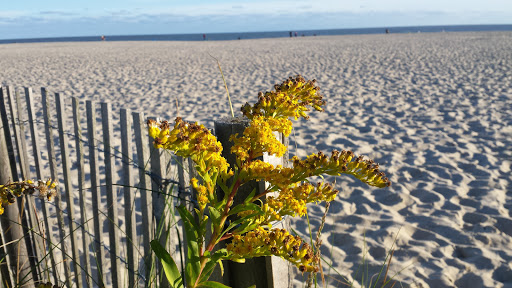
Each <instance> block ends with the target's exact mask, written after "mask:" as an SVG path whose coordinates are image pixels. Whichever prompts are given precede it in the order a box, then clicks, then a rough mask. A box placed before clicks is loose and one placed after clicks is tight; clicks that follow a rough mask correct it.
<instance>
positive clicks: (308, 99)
mask: <svg viewBox="0 0 512 288" xmlns="http://www.w3.org/2000/svg"><path fill="white" fill-rule="evenodd" d="M274 88H275V91H271V92H266V93H265V94H263V93H262V92H260V93H259V94H258V102H256V104H254V106H251V105H249V103H246V104H245V105H244V106H243V107H242V113H243V114H244V116H246V117H247V118H249V119H252V118H253V117H256V116H265V117H274V118H279V117H285V118H288V117H293V118H295V119H298V118H299V117H303V118H305V119H308V118H309V116H308V115H307V114H306V112H307V111H309V108H308V107H307V106H312V107H313V108H314V109H315V110H318V111H323V108H322V106H323V105H324V104H325V101H324V100H322V95H320V94H318V90H320V88H319V87H318V86H316V81H315V80H310V81H306V80H305V79H304V78H303V77H302V76H300V75H299V76H296V77H295V78H293V77H290V78H289V79H288V80H286V81H284V82H283V83H282V84H280V85H279V84H278V85H275V86H274Z"/></svg>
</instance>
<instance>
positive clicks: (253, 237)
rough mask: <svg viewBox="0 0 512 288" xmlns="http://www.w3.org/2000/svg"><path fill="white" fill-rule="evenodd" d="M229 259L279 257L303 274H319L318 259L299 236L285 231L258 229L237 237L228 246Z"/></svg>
mask: <svg viewBox="0 0 512 288" xmlns="http://www.w3.org/2000/svg"><path fill="white" fill-rule="evenodd" d="M226 249H227V250H228V256H227V257H228V258H229V259H247V258H253V257H261V256H270V255H274V256H278V257H281V258H283V259H285V260H287V261H290V262H291V263H293V264H294V265H296V266H297V267H298V268H299V270H300V271H301V272H317V271H318V260H319V259H318V257H317V256H315V255H314V253H313V250H312V249H311V247H310V246H309V245H308V244H307V243H306V242H303V241H302V239H301V238H300V237H298V236H292V235H290V233H288V231H286V230H284V229H272V230H270V231H269V230H265V229H263V228H262V227H257V228H256V229H255V230H253V231H250V232H247V233H246V234H245V235H242V236H240V235H235V236H234V237H233V240H232V241H231V243H229V244H228V245H227V246H226Z"/></svg>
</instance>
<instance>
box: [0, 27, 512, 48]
mask: <svg viewBox="0 0 512 288" xmlns="http://www.w3.org/2000/svg"><path fill="white" fill-rule="evenodd" d="M386 29H387V30H388V31H389V33H432V32H469V31H512V25H448V26H408V27H379V28H353V29H325V30H303V31H275V32H239V33H208V34H202V33H197V34H160V35H105V39H106V40H107V41H204V40H210V41H225V40H239V39H261V38H283V37H290V33H291V35H292V36H293V37H295V35H297V37H301V36H325V35H356V34H384V33H386ZM295 33H296V34H295ZM101 36H102V35H95V36H83V37H55V38H30V39H7V40H0V44H6V43H40V42H88V41H100V40H101Z"/></svg>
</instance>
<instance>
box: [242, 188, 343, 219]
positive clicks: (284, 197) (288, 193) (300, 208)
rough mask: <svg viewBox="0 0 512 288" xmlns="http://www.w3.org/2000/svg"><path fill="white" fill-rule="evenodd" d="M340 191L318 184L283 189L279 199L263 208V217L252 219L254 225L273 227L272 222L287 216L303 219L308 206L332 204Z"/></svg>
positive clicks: (271, 200)
mask: <svg viewBox="0 0 512 288" xmlns="http://www.w3.org/2000/svg"><path fill="white" fill-rule="evenodd" d="M338 193H339V191H338V190H336V189H334V188H333V186H332V185H331V184H328V183H327V184H325V183H321V182H319V183H317V185H316V186H314V185H311V184H309V183H302V184H294V185H292V187H290V188H281V189H280V191H279V194H278V195H277V197H274V196H270V197H268V198H267V199H266V203H265V204H263V206H262V211H263V214H262V215H258V216H255V217H254V219H251V221H252V222H253V223H256V224H258V225H261V226H264V225H269V226H271V225H272V224H271V222H272V221H280V220H282V217H283V216H285V215H289V216H293V217H297V216H299V217H302V216H304V215H306V213H307V207H306V204H308V203H316V202H321V201H326V202H331V201H333V200H334V199H335V198H336V195H338ZM254 212H255V211H252V210H250V211H244V212H241V213H238V216H239V217H244V216H247V215H250V214H253V213H254Z"/></svg>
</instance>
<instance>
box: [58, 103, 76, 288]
mask: <svg viewBox="0 0 512 288" xmlns="http://www.w3.org/2000/svg"><path fill="white" fill-rule="evenodd" d="M55 104H56V108H57V123H58V127H59V139H60V140H59V143H60V152H61V162H62V171H63V174H64V187H65V189H66V204H67V211H68V220H69V228H70V229H69V230H70V233H69V234H70V235H69V236H70V238H71V253H72V255H73V259H72V260H73V261H72V262H73V268H74V270H75V284H76V286H77V287H78V288H81V287H82V268H81V267H80V255H79V254H78V246H77V245H78V239H77V235H76V234H77V227H76V223H75V204H74V201H73V198H74V197H73V194H74V193H73V185H72V184H71V171H70V166H69V142H68V136H67V125H66V122H65V121H67V119H66V110H65V108H64V99H62V97H61V95H60V93H55ZM61 195H62V194H61Z"/></svg>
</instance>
